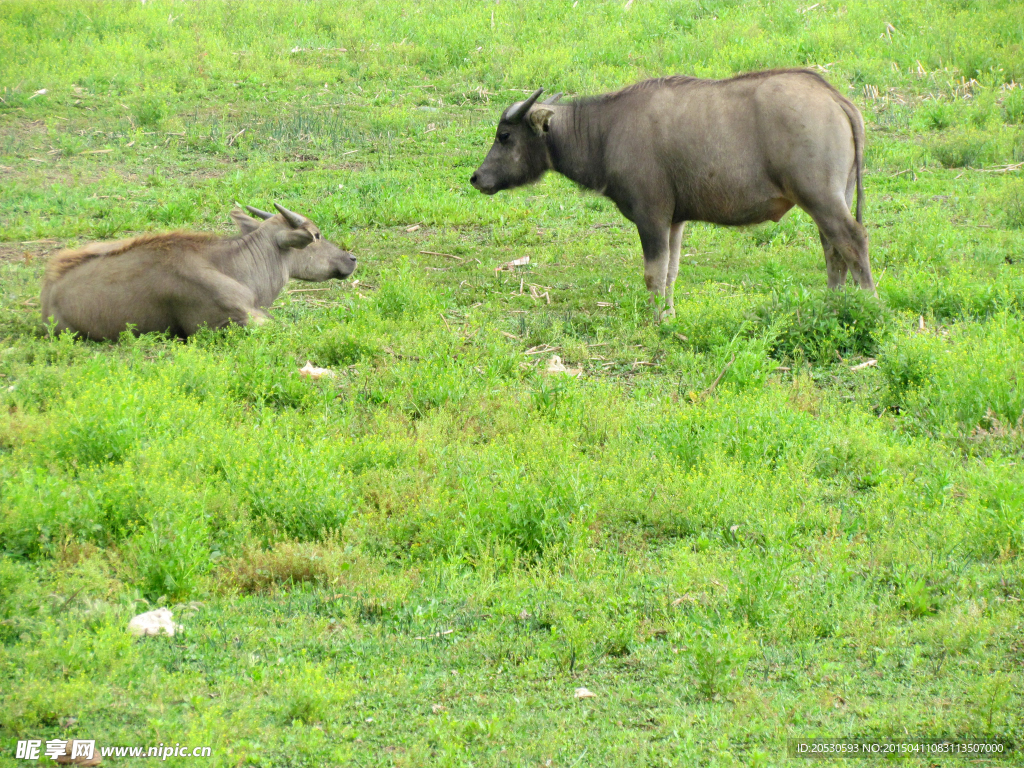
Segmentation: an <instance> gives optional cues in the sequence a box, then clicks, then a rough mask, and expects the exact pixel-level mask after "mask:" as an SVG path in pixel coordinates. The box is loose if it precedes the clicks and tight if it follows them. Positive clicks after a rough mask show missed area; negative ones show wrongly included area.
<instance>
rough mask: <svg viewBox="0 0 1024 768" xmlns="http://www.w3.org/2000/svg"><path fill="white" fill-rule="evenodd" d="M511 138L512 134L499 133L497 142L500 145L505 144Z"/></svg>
mask: <svg viewBox="0 0 1024 768" xmlns="http://www.w3.org/2000/svg"><path fill="white" fill-rule="evenodd" d="M511 136H512V134H510V133H509V132H508V131H502V132H501V133H499V134H498V141H500V142H501V143H502V144H505V143H506V142H508V140H509V138H510V137H511Z"/></svg>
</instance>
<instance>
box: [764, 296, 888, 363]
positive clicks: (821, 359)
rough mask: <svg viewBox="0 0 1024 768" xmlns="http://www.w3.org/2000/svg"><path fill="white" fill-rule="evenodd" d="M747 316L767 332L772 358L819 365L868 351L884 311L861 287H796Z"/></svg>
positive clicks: (875, 341)
mask: <svg viewBox="0 0 1024 768" xmlns="http://www.w3.org/2000/svg"><path fill="white" fill-rule="evenodd" d="M751 320H752V322H753V324H754V325H755V326H757V327H759V328H761V329H764V330H765V331H767V332H768V334H769V337H770V338H771V339H772V342H771V354H772V355H773V356H774V357H776V358H778V359H787V358H788V359H804V360H809V361H811V362H814V363H819V364H821V363H830V362H835V361H836V360H837V358H840V357H849V356H851V355H873V354H874V353H875V351H876V350H877V349H878V344H879V341H880V339H881V337H882V336H883V335H884V331H885V327H886V322H887V320H888V313H887V311H886V309H885V307H884V306H883V305H882V304H881V303H880V302H879V301H878V300H877V299H875V298H874V297H873V296H870V295H868V294H867V292H865V291H860V290H853V289H847V290H843V291H812V290H809V289H807V288H803V287H799V288H790V289H789V290H786V291H783V292H781V293H775V294H773V295H772V297H771V299H769V300H768V301H766V302H765V303H763V304H761V306H759V307H757V308H755V309H754V311H753V313H752V318H751Z"/></svg>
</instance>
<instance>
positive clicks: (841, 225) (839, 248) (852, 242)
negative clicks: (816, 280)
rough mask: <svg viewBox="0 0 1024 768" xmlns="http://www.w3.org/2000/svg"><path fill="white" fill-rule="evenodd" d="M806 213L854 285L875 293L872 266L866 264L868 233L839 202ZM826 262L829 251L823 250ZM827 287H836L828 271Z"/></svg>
mask: <svg viewBox="0 0 1024 768" xmlns="http://www.w3.org/2000/svg"><path fill="white" fill-rule="evenodd" d="M806 210H807V213H809V214H810V215H811V218H812V219H814V223H815V224H817V225H818V232H819V233H821V237H822V238H823V239H824V240H826V241H828V243H829V244H830V245H831V246H832V251H833V252H834V253H836V254H838V257H839V258H841V259H842V260H843V261H844V262H845V263H846V266H847V267H848V268H849V270H850V272H851V273H852V274H853V279H854V280H856V281H857V285H859V286H860V287H861V288H863V289H864V290H866V291H874V290H875V282H874V280H872V278H871V264H870V262H869V261H868V233H867V230H865V229H864V227H863V226H862V225H861V224H860V223H859V222H858V221H857V220H856V219H855V218H853V216H852V215H851V214H850V210H849V208H847V207H846V204H845V202H844V201H843V200H842V199H839V200H836V201H834V202H831V203H829V204H827V205H823V206H816V207H812V208H808V209H806ZM825 258H826V260H827V259H828V248H826V249H825ZM829 286H830V287H837V286H833V285H832V272H831V270H830V271H829Z"/></svg>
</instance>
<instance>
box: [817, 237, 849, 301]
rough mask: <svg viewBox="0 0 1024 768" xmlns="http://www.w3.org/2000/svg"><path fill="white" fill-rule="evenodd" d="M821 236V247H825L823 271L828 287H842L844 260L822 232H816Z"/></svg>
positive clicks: (843, 282)
mask: <svg viewBox="0 0 1024 768" xmlns="http://www.w3.org/2000/svg"><path fill="white" fill-rule="evenodd" d="M818 237H820V238H821V247H822V248H824V249H825V271H826V272H827V273H828V287H829V288H830V289H833V290H835V289H837V288H842V287H843V286H844V285H846V260H845V259H844V258H843V257H842V256H840V255H839V254H838V253H836V249H835V248H833V247H832V243H830V242H829V241H828V240H827V239H826V238H825V236H824V235H823V234H821V233H820V232H819V233H818Z"/></svg>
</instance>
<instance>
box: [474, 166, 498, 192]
mask: <svg viewBox="0 0 1024 768" xmlns="http://www.w3.org/2000/svg"><path fill="white" fill-rule="evenodd" d="M469 183H470V184H472V185H473V186H474V187H475V188H476V189H477V190H479V191H480V192H483V193H484V194H485V195H493V194H494V193H495V192H497V191H498V185H497V184H495V183H494V181H493V179H488V178H486V177H485V176H484V175H483V174H482V173H480V171H477V172H476V173H474V174H473V175H472V176H470V177H469Z"/></svg>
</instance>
